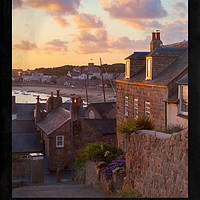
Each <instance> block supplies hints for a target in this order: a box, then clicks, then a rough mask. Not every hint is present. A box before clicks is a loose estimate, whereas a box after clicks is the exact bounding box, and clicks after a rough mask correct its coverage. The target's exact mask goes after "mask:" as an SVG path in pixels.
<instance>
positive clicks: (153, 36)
mask: <svg viewBox="0 0 200 200" xmlns="http://www.w3.org/2000/svg"><path fill="white" fill-rule="evenodd" d="M155 39H156V33H155V32H152V40H155Z"/></svg>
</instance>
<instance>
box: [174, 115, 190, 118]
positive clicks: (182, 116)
mask: <svg viewBox="0 0 200 200" xmlns="http://www.w3.org/2000/svg"><path fill="white" fill-rule="evenodd" d="M176 116H177V117H181V118H184V119H188V115H183V114H178V115H176Z"/></svg>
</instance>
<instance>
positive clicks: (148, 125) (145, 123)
mask: <svg viewBox="0 0 200 200" xmlns="http://www.w3.org/2000/svg"><path fill="white" fill-rule="evenodd" d="M136 127H137V129H138V130H141V129H145V130H153V129H154V128H155V125H154V123H153V122H152V121H151V120H150V118H148V117H146V116H145V115H139V116H138V119H137V120H136Z"/></svg>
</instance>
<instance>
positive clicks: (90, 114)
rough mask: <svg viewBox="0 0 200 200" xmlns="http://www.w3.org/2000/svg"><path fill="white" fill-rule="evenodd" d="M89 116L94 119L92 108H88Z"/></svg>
mask: <svg viewBox="0 0 200 200" xmlns="http://www.w3.org/2000/svg"><path fill="white" fill-rule="evenodd" d="M89 118H90V119H95V115H94V111H93V110H90V112H89Z"/></svg>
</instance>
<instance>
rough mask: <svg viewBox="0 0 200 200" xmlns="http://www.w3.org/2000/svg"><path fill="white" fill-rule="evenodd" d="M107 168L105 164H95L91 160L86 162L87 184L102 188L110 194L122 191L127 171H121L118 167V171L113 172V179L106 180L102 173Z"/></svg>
mask: <svg viewBox="0 0 200 200" xmlns="http://www.w3.org/2000/svg"><path fill="white" fill-rule="evenodd" d="M105 166H106V164H105V163H104V162H99V163H95V162H93V161H90V160H88V161H86V175H85V184H86V185H92V186H100V187H101V188H103V189H105V190H107V191H109V192H114V191H117V190H118V191H120V190H121V189H122V186H123V180H124V177H125V170H120V169H119V167H118V169H115V170H113V171H112V179H111V180H106V179H105V176H104V174H103V173H102V170H103V169H104V168H105Z"/></svg>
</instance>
